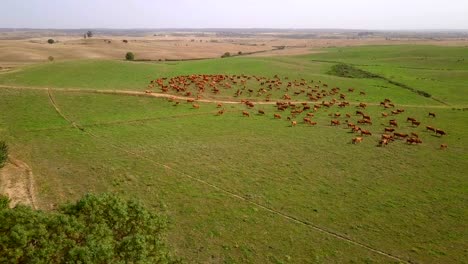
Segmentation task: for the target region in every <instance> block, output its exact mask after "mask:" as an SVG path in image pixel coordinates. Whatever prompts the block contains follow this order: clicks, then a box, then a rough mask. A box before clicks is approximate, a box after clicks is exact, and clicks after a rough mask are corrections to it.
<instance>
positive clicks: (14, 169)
mask: <svg viewBox="0 0 468 264" xmlns="http://www.w3.org/2000/svg"><path fill="white" fill-rule="evenodd" d="M0 193H2V194H5V195H7V196H8V197H9V198H10V207H14V206H16V205H17V204H23V205H29V206H31V207H32V208H34V209H35V208H36V203H35V196H34V178H33V174H32V171H31V169H30V168H29V166H28V164H26V163H24V162H22V161H20V160H16V159H13V158H11V157H10V158H9V159H8V162H7V163H6V164H5V167H3V168H2V169H0Z"/></svg>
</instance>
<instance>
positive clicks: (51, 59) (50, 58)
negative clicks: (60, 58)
mask: <svg viewBox="0 0 468 264" xmlns="http://www.w3.org/2000/svg"><path fill="white" fill-rule="evenodd" d="M47 59H48V60H49V61H54V60H55V58H54V57H53V56H49V58H47Z"/></svg>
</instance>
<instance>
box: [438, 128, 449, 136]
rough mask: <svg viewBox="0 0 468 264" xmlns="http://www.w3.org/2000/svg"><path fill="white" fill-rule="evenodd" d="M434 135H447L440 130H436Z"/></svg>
mask: <svg viewBox="0 0 468 264" xmlns="http://www.w3.org/2000/svg"><path fill="white" fill-rule="evenodd" d="M435 133H436V135H440V136H443V135H447V133H445V131H443V130H442V129H436V131H435Z"/></svg>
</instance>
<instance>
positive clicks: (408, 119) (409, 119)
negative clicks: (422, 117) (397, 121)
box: [406, 117, 416, 122]
mask: <svg viewBox="0 0 468 264" xmlns="http://www.w3.org/2000/svg"><path fill="white" fill-rule="evenodd" d="M408 121H411V122H413V121H416V118H413V117H408V118H406V122H408Z"/></svg>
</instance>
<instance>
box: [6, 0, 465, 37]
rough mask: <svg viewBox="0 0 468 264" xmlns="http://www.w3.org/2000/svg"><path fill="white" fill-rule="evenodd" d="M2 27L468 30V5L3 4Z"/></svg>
mask: <svg viewBox="0 0 468 264" xmlns="http://www.w3.org/2000/svg"><path fill="white" fill-rule="evenodd" d="M0 28H57V29H73V28H80V29H81V28H119V29H126V28H297V29H301V28H327V29H331V28H333V29H374V30H379V29H380V30H418V29H419V30H420V29H454V30H456V29H468V0H445V1H443V0H319V1H314V0H198V1H197V0H0Z"/></svg>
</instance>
